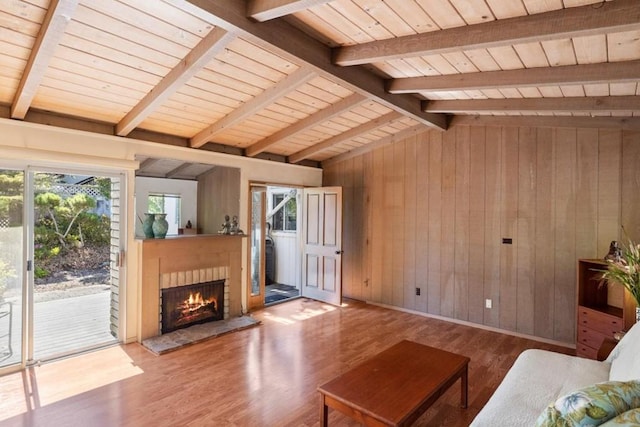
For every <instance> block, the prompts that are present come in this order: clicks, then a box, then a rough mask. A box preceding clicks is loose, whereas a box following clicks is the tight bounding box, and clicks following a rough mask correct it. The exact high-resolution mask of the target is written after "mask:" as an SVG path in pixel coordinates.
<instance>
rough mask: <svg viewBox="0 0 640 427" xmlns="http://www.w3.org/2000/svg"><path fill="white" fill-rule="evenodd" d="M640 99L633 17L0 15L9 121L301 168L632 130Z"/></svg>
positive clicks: (118, 8) (312, 11)
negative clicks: (478, 131)
mask: <svg viewBox="0 0 640 427" xmlns="http://www.w3.org/2000/svg"><path fill="white" fill-rule="evenodd" d="M639 82H640V1H637V0H612V1H600V0H333V1H327V0H248V1H241V0H154V1H148V0H7V1H2V2H0V106H1V108H0V113H1V114H0V115H2V116H4V117H10V118H13V119H16V120H27V121H33V122H44V123H55V124H59V125H62V126H68V127H77V128H83V129H87V128H88V129H91V130H94V131H97V132H103V133H105V132H106V133H113V134H114V135H119V136H122V137H136V138H142V139H148V140H153V141H157V142H164V143H171V144H178V145H184V146H189V147H192V148H194V149H209V150H224V151H226V152H231V153H236V154H240V155H245V156H259V157H266V158H273V159H279V160H285V161H289V162H291V163H298V162H303V161H309V160H312V161H314V162H321V161H323V160H326V159H329V158H334V157H336V156H339V155H343V154H345V153H348V152H350V151H352V150H359V151H362V150H366V149H367V147H373V146H376V145H379V144H380V142H384V141H388V140H392V139H394V138H400V137H403V136H406V135H408V134H410V133H411V132H415V131H416V130H419V129H422V128H423V127H424V126H429V127H432V128H436V129H446V128H447V127H448V126H449V125H451V123H463V124H464V123H481V124H482V123H485V124H491V123H500V124H512V125H540V126H599V127H623V128H634V129H639V128H640V102H639V101H640V85H639ZM174 166H175V165H174Z"/></svg>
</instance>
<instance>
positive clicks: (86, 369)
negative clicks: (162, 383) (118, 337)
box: [0, 346, 144, 421]
mask: <svg viewBox="0 0 640 427" xmlns="http://www.w3.org/2000/svg"><path fill="white" fill-rule="evenodd" d="M143 372H144V371H143V370H142V369H140V368H139V367H138V366H136V365H135V364H134V362H133V360H132V359H131V358H130V357H129V356H128V355H127V353H125V352H124V351H123V350H122V348H121V347H120V346H117V347H110V348H107V349H104V350H99V351H95V352H92V353H87V354H83V355H80V356H76V357H71V358H68V359H64V360H58V361H56V362H51V363H47V364H43V365H42V366H36V367H32V368H28V369H27V370H25V371H20V372H16V373H13V374H9V375H6V376H4V377H0V390H2V399H0V421H2V420H6V419H9V418H12V417H15V416H17V415H20V414H23V413H25V412H28V411H31V410H34V409H37V408H40V407H44V406H47V405H51V404H52V403H55V402H58V401H61V400H64V399H67V398H70V397H72V396H77V395H79V394H82V393H86V392H88V391H91V390H94V389H97V388H99V387H103V386H106V385H108V384H111V383H115V382H117V381H121V380H124V379H127V378H131V377H133V376H136V375H139V374H142V373H143Z"/></svg>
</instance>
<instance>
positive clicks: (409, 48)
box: [333, 0, 640, 66]
mask: <svg viewBox="0 0 640 427" xmlns="http://www.w3.org/2000/svg"><path fill="white" fill-rule="evenodd" d="M638 29H640V2H638V1H637V0H616V1H608V2H602V3H598V4H597V5H593V4H591V5H586V6H579V7H570V8H566V9H560V10H554V11H550V12H544V13H538V14H534V15H528V16H519V17H515V18H507V19H500V20H497V21H491V22H486V23H482V24H473V25H466V26H463V27H455V28H448V29H444V30H440V31H432V32H427V33H421V34H412V35H409V36H403V37H396V38H393V39H388V40H380V41H374V42H370V43H363V44H359V45H353V46H343V47H338V48H335V49H334V52H333V61H334V63H335V64H338V65H341V66H347V65H362V64H368V63H373V62H384V61H389V60H392V59H401V58H407V57H416V56H426V55H435V54H445V53H452V52H459V51H463V50H474V49H487V48H492V47H499V46H510V45H514V44H521V43H539V42H542V41H546V40H556V39H569V38H572V37H583V36H590V35H594V34H604V33H608V32H622V31H632V30H638Z"/></svg>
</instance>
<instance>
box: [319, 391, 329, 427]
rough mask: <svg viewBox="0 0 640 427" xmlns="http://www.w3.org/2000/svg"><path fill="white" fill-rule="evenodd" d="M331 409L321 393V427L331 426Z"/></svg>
mask: <svg viewBox="0 0 640 427" xmlns="http://www.w3.org/2000/svg"><path fill="white" fill-rule="evenodd" d="M328 415H329V407H328V406H327V405H326V404H325V402H324V393H320V426H321V427H327V426H328V425H329V417H328Z"/></svg>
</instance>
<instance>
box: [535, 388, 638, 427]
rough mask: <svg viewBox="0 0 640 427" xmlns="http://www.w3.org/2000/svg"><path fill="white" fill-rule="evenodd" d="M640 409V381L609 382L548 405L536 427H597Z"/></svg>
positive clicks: (582, 390) (582, 389) (561, 398)
mask: <svg viewBox="0 0 640 427" xmlns="http://www.w3.org/2000/svg"><path fill="white" fill-rule="evenodd" d="M638 406H640V381H628V382H624V381H608V382H602V383H598V384H593V385H590V386H587V387H583V388H581V389H578V390H575V391H572V392H571V393H569V394H566V395H564V396H562V397H560V398H559V399H558V400H556V401H555V402H554V403H552V404H551V405H549V406H548V407H547V408H546V409H545V410H544V412H543V413H542V414H541V415H540V417H539V418H538V420H537V422H536V427H558V426H564V427H583V426H598V425H600V424H602V423H604V422H606V421H609V420H610V419H612V418H615V417H616V416H618V415H620V414H622V413H624V412H626V411H628V410H630V409H634V408H636V407H638Z"/></svg>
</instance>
